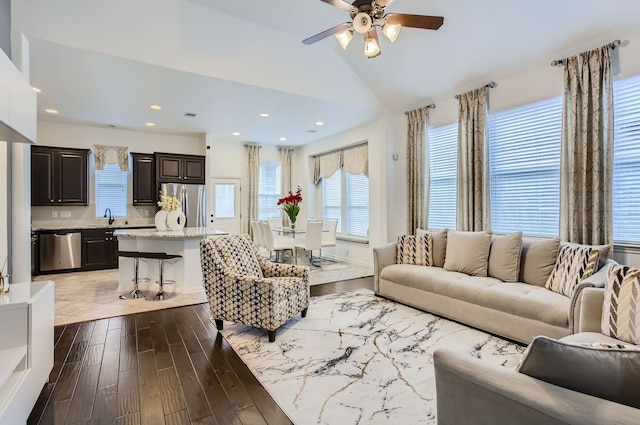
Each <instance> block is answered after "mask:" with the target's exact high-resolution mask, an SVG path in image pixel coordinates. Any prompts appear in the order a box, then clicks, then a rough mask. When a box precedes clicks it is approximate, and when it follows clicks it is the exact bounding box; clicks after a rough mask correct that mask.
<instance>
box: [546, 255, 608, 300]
mask: <svg viewBox="0 0 640 425" xmlns="http://www.w3.org/2000/svg"><path fill="white" fill-rule="evenodd" d="M599 256H600V250H599V249H596V248H594V247H592V246H587V245H576V246H563V247H562V248H560V251H559V252H558V258H557V260H556V265H555V267H554V268H553V270H552V271H551V275H550V276H549V278H548V279H547V283H546V284H545V285H544V287H545V288H547V289H549V290H551V291H553V292H557V293H558V294H562V295H566V296H567V297H571V296H572V295H573V289H574V288H575V287H576V285H578V283H580V281H581V280H582V279H586V278H588V277H589V276H591V275H592V274H593V273H595V271H596V267H597V265H598V258H599Z"/></svg>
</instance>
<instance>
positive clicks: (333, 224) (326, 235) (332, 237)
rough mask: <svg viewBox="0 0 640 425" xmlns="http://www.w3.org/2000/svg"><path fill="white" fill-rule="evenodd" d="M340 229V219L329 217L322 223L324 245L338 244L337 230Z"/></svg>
mask: <svg viewBox="0 0 640 425" xmlns="http://www.w3.org/2000/svg"><path fill="white" fill-rule="evenodd" d="M337 229H338V219H337V218H328V219H325V220H324V221H323V225H322V246H323V247H328V246H336V230H337Z"/></svg>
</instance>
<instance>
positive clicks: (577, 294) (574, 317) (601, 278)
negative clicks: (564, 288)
mask: <svg viewBox="0 0 640 425" xmlns="http://www.w3.org/2000/svg"><path fill="white" fill-rule="evenodd" d="M609 264H618V263H617V262H616V261H615V260H607V261H606V262H605V263H604V265H603V266H602V267H601V268H600V270H598V271H597V272H596V273H594V274H592V275H591V276H589V277H588V278H586V279H583V280H582V281H581V282H580V283H579V284H578V285H577V286H576V287H575V289H574V290H573V295H572V297H571V307H570V310H569V331H570V332H571V333H572V334H573V333H576V332H579V329H580V327H581V325H580V320H581V318H582V312H581V310H582V306H583V303H582V296H583V293H584V291H585V290H586V289H588V288H594V287H595V288H604V284H605V282H606V281H607V269H608V268H609ZM600 310H602V304H600ZM590 314H592V312H591V311H588V312H586V313H585V315H586V316H585V317H588V316H589V315H590ZM598 332H599V331H598Z"/></svg>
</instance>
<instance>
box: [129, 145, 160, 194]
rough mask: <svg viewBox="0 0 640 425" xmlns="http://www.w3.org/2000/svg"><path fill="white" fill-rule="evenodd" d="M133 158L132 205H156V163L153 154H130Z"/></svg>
mask: <svg viewBox="0 0 640 425" xmlns="http://www.w3.org/2000/svg"><path fill="white" fill-rule="evenodd" d="M131 157H132V158H133V205H156V203H157V202H158V187H157V186H158V185H157V184H156V161H155V156H154V155H153V154H147V153H133V152H132V153H131Z"/></svg>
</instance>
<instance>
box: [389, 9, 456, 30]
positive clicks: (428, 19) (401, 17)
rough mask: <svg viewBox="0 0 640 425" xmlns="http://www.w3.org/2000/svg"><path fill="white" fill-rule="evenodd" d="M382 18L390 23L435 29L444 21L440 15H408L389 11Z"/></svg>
mask: <svg viewBox="0 0 640 425" xmlns="http://www.w3.org/2000/svg"><path fill="white" fill-rule="evenodd" d="M384 19H386V21H387V22H388V23H390V24H400V25H402V26H403V27H411V28H423V29H426V30H437V29H438V28H440V27H441V26H442V24H443V23H444V18H443V17H442V16H427V15H409V14H407V13H389V14H387V15H385V16H384Z"/></svg>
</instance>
